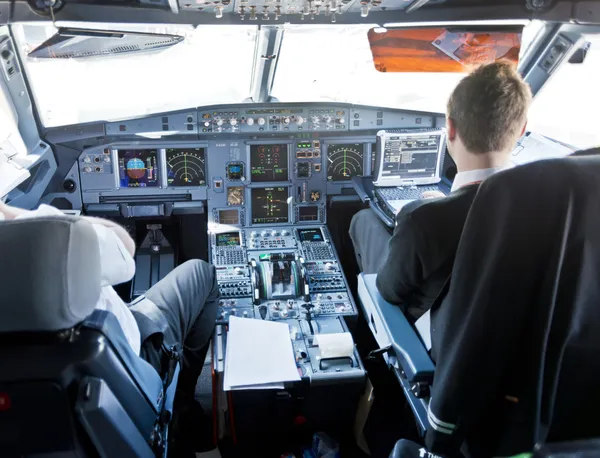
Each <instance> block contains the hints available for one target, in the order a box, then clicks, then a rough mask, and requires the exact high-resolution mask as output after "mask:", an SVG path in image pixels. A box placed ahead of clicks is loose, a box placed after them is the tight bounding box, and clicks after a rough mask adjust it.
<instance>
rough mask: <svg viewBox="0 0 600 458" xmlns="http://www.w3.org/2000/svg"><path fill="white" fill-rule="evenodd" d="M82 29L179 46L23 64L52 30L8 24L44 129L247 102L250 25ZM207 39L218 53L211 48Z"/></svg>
mask: <svg viewBox="0 0 600 458" xmlns="http://www.w3.org/2000/svg"><path fill="white" fill-rule="evenodd" d="M62 25H69V24H66V23H63V24H62ZM71 25H72V24H71ZM74 26H81V27H83V25H82V24H75V25H74ZM85 27H88V28H92V27H93V28H98V29H105V30H106V29H119V30H129V31H140V32H152V33H169V34H176V35H183V36H184V37H185V40H184V41H183V42H181V43H179V44H177V45H175V46H172V47H170V48H167V49H163V50H160V51H153V52H142V53H137V54H123V55H113V56H102V57H93V58H84V59H35V58H29V57H26V56H27V53H28V52H29V51H31V50H32V49H34V48H35V47H37V46H39V45H40V44H41V43H43V42H44V41H46V40H47V39H48V38H50V37H51V36H52V35H54V34H55V33H56V28H55V27H53V26H52V25H46V24H45V25H37V24H36V25H34V24H17V25H15V26H14V32H15V37H16V39H17V42H18V45H19V51H20V52H21V56H22V59H23V61H24V62H25V65H26V67H27V76H28V78H29V83H30V85H31V87H32V88H33V93H34V96H35V99H36V103H37V108H38V111H39V115H40V118H41V121H42V123H43V124H44V125H45V126H46V127H53V126H62V125H66V124H77V123H84V122H90V121H98V120H116V119H121V118H129V117H135V116H143V115H147V114H151V113H159V112H164V111H171V110H179V109H184V108H190V107H196V106H201V105H210V104H227V103H240V102H243V101H244V100H245V99H246V98H247V97H248V95H249V92H250V79H251V76H252V65H253V53H254V45H255V42H256V26H247V27H243V26H242V27H240V26H207V27H206V26H203V27H198V28H196V29H193V28H192V27H172V26H162V27H161V26H135V25H130V24H127V25H122V24H110V25H108V26H107V25H103V24H86V25H85ZM215 40H218V41H219V46H214V44H215Z"/></svg>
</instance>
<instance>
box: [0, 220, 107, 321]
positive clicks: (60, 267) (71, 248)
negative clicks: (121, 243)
mask: <svg viewBox="0 0 600 458" xmlns="http://www.w3.org/2000/svg"><path fill="white" fill-rule="evenodd" d="M99 297H100V251H99V246H98V240H97V238H96V233H95V231H94V229H93V227H92V225H91V224H90V223H89V222H87V221H84V220H82V219H80V218H74V217H68V216H49V217H42V218H36V219H23V220H12V221H3V222H0V332H21V331H58V330H61V329H68V328H71V327H73V326H75V325H76V324H78V323H80V322H81V321H83V320H84V319H85V318H87V317H88V316H89V315H90V314H91V313H92V312H93V311H94V308H95V307H96V303H97V301H98V299H99Z"/></svg>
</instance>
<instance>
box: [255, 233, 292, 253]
mask: <svg viewBox="0 0 600 458" xmlns="http://www.w3.org/2000/svg"><path fill="white" fill-rule="evenodd" d="M247 232H249V235H248V249H249V250H265V249H280V248H283V249H287V248H296V246H297V242H296V238H295V237H294V234H293V233H292V231H291V230H290V229H269V230H262V231H258V230H256V231H247Z"/></svg>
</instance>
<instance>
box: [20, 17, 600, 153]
mask: <svg viewBox="0 0 600 458" xmlns="http://www.w3.org/2000/svg"><path fill="white" fill-rule="evenodd" d="M90 26H96V25H90ZM104 27H105V28H106V27H107V26H104ZM371 27H372V26H370V25H356V26H344V25H341V26H326V27H324V26H310V25H306V26H288V28H287V29H286V31H285V34H284V40H283V45H282V49H281V53H280V58H279V63H278V67H277V73H276V77H275V81H274V84H273V90H272V95H273V96H274V97H276V98H277V99H278V100H279V101H281V102H316V101H333V100H335V101H339V102H350V103H360V104H366V105H377V106H388V107H394V108H405V109H414V110H424V111H437V112H444V110H445V105H446V101H447V98H448V96H449V95H450V93H451V91H452V89H453V88H454V87H455V85H456V83H457V82H458V81H459V79H460V78H461V77H462V75H461V74H443V73H380V72H377V71H376V70H375V68H374V65H373V59H372V55H371V52H370V49H369V43H368V40H367V30H368V29H369V28H371ZM111 28H114V29H124V28H125V27H123V26H122V25H118V24H112V25H111ZM126 28H127V29H129V30H133V27H132V26H131V25H128V26H127V27H126ZM531 28H535V27H528V28H526V32H525V35H524V39H523V43H524V47H525V46H526V43H527V42H528V40H530V39H531V37H530V36H527V32H528V29H531ZM135 29H136V30H145V31H152V32H158V33H161V32H164V33H179V34H181V33H183V34H184V35H185V36H186V39H185V41H184V42H183V43H181V44H179V45H176V46H174V47H172V48H169V49H165V50H163V51H160V52H157V53H151V54H149V53H141V54H135V55H125V56H110V57H103V58H92V59H48V60H34V59H28V58H26V57H24V60H25V62H26V67H27V72H28V77H29V79H30V82H31V85H32V87H33V90H34V95H35V97H36V101H37V106H38V109H39V110H40V114H41V118H42V121H43V122H44V124H45V125H46V126H49V127H50V126H59V125H65V124H75V123H80V122H88V121H95V120H102V119H107V120H115V119H119V118H127V117H132V116H141V115H145V114H150V113H156V112H161V111H169V110H177V109H184V108H189V107H195V106H202V105H210V104H227V103H240V102H243V101H244V100H245V99H246V98H247V97H248V96H249V89H250V79H251V69H252V64H253V62H252V56H253V52H254V43H255V40H256V26H247V27H239V26H203V27H198V28H196V29H193V28H190V27H178V28H173V27H159V26H152V27H151V28H150V27H148V26H143V28H141V27H140V26H138V27H135ZM54 32H55V29H54V28H53V27H52V26H51V25H16V26H15V36H16V38H17V41H18V43H19V46H20V48H21V51H22V52H24V53H27V52H28V51H29V50H31V49H33V48H34V47H36V46H37V45H39V44H40V43H42V42H43V41H45V40H46V39H47V38H49V37H50V36H52V35H53V34H54ZM529 35H531V33H530V34H529ZM217 40H218V42H219V46H214V43H215V41H217ZM590 41H591V42H592V47H591V50H590V52H589V53H588V57H587V60H586V61H585V63H584V64H583V65H570V64H566V65H564V66H563V67H562V68H561V69H559V71H558V73H557V74H556V75H555V76H554V78H553V79H552V80H551V81H550V82H549V83H548V84H547V87H546V88H544V89H543V91H542V92H541V93H540V95H539V96H538V97H537V98H536V100H535V101H534V104H533V106H532V110H531V112H530V117H529V118H530V123H529V127H530V129H531V130H533V131H537V132H539V133H542V134H544V135H547V136H549V137H552V138H555V139H557V140H560V141H563V142H565V143H569V144H572V145H574V146H577V147H581V148H583V147H589V146H595V145H600V129H598V128H597V121H596V120H597V118H598V116H597V115H596V112H597V110H598V107H600V90H598V89H597V80H598V74H600V37H598V36H594V37H590Z"/></svg>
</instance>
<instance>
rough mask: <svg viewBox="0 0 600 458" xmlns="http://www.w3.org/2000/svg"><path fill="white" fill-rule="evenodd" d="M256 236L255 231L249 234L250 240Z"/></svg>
mask: <svg viewBox="0 0 600 458" xmlns="http://www.w3.org/2000/svg"><path fill="white" fill-rule="evenodd" d="M257 235H258V232H256V231H252V232H251V233H250V237H252V238H254V237H256V236H257Z"/></svg>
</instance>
